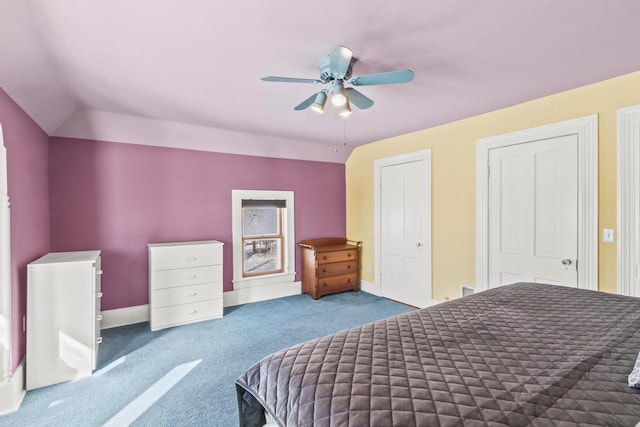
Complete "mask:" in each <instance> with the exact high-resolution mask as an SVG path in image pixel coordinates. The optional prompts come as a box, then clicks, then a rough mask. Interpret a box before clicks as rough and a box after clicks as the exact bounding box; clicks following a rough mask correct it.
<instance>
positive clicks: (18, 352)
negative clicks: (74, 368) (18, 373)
mask: <svg viewBox="0 0 640 427" xmlns="http://www.w3.org/2000/svg"><path fill="white" fill-rule="evenodd" d="M0 123H1V124H2V131H3V136H4V145H5V147H6V148H7V178H8V187H9V199H10V202H11V286H12V288H11V293H12V295H11V297H12V302H11V306H12V313H11V314H12V315H11V322H12V329H13V330H12V333H13V339H12V361H13V363H12V367H11V369H12V371H13V370H14V369H15V368H16V367H17V366H18V364H19V363H20V361H21V360H22V357H23V356H24V354H25V350H26V339H25V337H26V336H25V334H24V332H23V331H22V317H23V316H26V314H27V264H28V263H30V262H31V261H33V260H34V259H36V258H39V257H40V256H42V255H44V254H45V253H47V252H49V248H50V245H49V178H48V176H49V175H48V153H49V151H48V150H49V144H48V142H49V137H48V136H47V135H46V134H45V133H44V131H43V130H42V129H40V127H39V126H38V125H37V124H36V123H35V122H34V121H33V120H32V119H31V118H30V117H29V116H28V115H27V114H26V113H25V112H24V111H23V110H22V108H20V106H18V104H16V103H15V102H14V101H13V99H11V98H10V97H9V95H7V93H6V92H5V91H4V90H2V89H0Z"/></svg>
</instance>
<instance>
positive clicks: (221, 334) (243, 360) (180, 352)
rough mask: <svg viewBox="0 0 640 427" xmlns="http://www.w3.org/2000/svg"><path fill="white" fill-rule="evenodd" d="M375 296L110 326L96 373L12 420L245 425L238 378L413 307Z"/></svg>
mask: <svg viewBox="0 0 640 427" xmlns="http://www.w3.org/2000/svg"><path fill="white" fill-rule="evenodd" d="M410 310H411V308H410V307H406V306H403V305H401V304H398V303H395V302H392V301H389V300H385V299H383V298H378V297H376V296H373V295H371V294H367V293H365V292H357V293H355V292H346V293H342V294H337V295H329V296H325V297H323V298H321V299H320V300H317V301H314V300H312V299H311V298H310V297H309V296H308V295H296V296H292V297H287V298H280V299H276V300H271V301H263V302H258V303H253V304H246V305H242V306H236V307H229V308H226V309H225V312H224V317H223V318H221V319H216V320H210V321H206V322H200V323H194V324H191V325H185V326H180V327H175V328H170V329H164V330H162V331H157V332H151V331H150V330H149V324H148V323H139V324H136V325H130V326H123V327H120V328H113V329H107V330H104V331H102V333H103V337H104V341H103V343H102V345H101V347H100V352H99V357H98V369H97V370H96V371H95V373H94V374H93V376H91V377H88V378H83V379H79V380H76V381H73V382H67V383H63V384H56V385H53V386H49V387H44V388H41V389H37V390H33V391H30V392H28V393H27V396H26V397H25V399H24V401H23V403H22V406H21V407H20V409H19V410H18V412H16V413H14V414H10V415H6V416H0V425H3V426H5V425H6V426H103V425H109V426H122V425H134V426H224V427H230V426H236V425H238V421H237V419H238V416H237V407H236V396H235V386H234V381H235V379H236V378H237V377H238V376H239V375H240V374H241V373H242V372H244V370H246V369H248V368H249V367H250V366H251V365H253V364H254V363H255V362H257V361H258V360H260V359H261V358H263V357H264V356H267V355H268V354H270V353H273V352H274V351H277V350H279V349H282V348H285V347H289V346H291V345H294V344H297V343H300V342H303V341H307V340H310V339H313V338H318V337H321V336H324V335H327V334H330V333H333V332H337V331H340V330H344V329H348V328H350V327H353V326H358V325H362V324H365V323H369V322H373V321H375V320H378V319H383V318H386V317H390V316H393V315H396V314H400V313H405V312H407V311H410Z"/></svg>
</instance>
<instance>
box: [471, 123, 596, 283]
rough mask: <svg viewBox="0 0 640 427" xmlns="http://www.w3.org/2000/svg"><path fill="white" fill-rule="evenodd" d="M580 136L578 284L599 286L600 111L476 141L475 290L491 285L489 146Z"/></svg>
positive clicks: (496, 146) (504, 145) (490, 147)
mask: <svg viewBox="0 0 640 427" xmlns="http://www.w3.org/2000/svg"><path fill="white" fill-rule="evenodd" d="M566 135H576V136H577V138H578V288H583V289H592V290H598V115H597V114H594V115H592V116H586V117H581V118H577V119H573V120H567V121H563V122H558V123H553V124H549V125H544V126H539V127H535V128H531V129H525V130H521V131H517V132H511V133H507V134H503V135H497V136H492V137H489V138H482V139H479V140H477V141H476V291H484V290H487V289H488V287H489V284H488V275H489V198H488V196H489V176H488V164H489V150H490V149H492V148H498V147H506V146H508V145H515V144H524V143H527V142H532V141H538V140H543V139H549V138H556V137H559V136H566Z"/></svg>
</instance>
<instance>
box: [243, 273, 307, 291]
mask: <svg viewBox="0 0 640 427" xmlns="http://www.w3.org/2000/svg"><path fill="white" fill-rule="evenodd" d="M295 280H296V273H295V272H293V273H277V274H270V275H268V276H258V277H243V278H240V279H234V280H233V289H234V290H235V289H245V288H255V287H258V286H265V285H283V284H287V283H291V284H293V283H294V282H295Z"/></svg>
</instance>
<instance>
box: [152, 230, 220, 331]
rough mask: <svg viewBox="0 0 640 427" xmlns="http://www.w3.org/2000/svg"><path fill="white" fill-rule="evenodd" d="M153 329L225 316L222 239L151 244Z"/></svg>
mask: <svg viewBox="0 0 640 427" xmlns="http://www.w3.org/2000/svg"><path fill="white" fill-rule="evenodd" d="M149 311H150V325H151V330H152V331H155V330H158V329H163V328H168V327H171V326H177V325H184V324H186V323H192V322H199V321H202V320H208V319H215V318H218V317H222V314H223V308H222V243H221V242H218V241H216V240H206V241H197V242H176V243H150V244H149Z"/></svg>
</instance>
